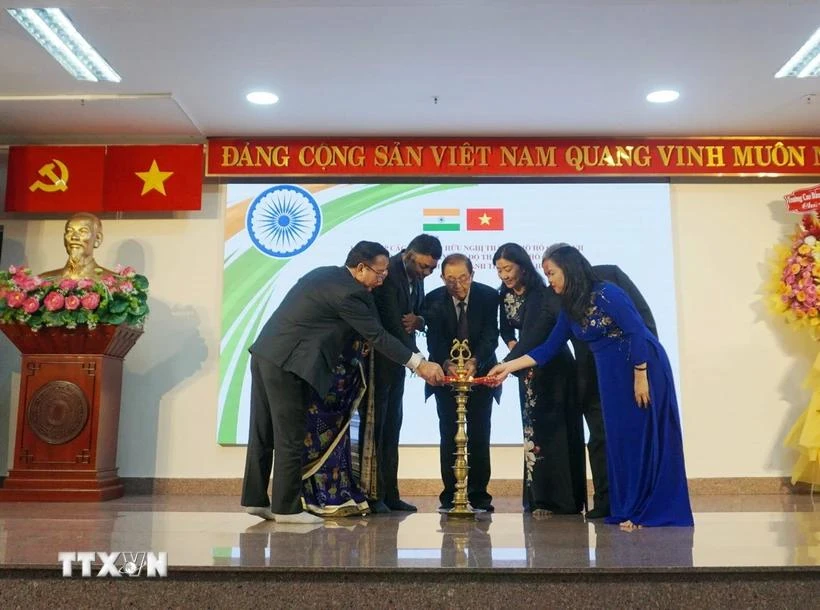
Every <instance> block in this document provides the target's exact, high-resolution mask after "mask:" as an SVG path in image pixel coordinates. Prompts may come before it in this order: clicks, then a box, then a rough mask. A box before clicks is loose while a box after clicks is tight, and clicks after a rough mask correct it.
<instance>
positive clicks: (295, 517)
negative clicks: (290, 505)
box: [273, 511, 324, 523]
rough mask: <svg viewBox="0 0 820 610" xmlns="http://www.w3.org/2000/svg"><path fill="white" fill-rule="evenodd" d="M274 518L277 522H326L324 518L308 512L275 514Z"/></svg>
mask: <svg viewBox="0 0 820 610" xmlns="http://www.w3.org/2000/svg"><path fill="white" fill-rule="evenodd" d="M273 517H274V519H275V520H276V522H277V523H324V519H322V518H321V517H317V516H316V515H311V514H310V513H308V512H305V511H302V512H301V513H294V514H292V515H279V514H274V515H273Z"/></svg>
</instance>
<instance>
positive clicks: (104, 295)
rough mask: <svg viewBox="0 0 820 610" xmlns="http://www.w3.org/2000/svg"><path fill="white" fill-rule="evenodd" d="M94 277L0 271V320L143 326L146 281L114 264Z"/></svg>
mask: <svg viewBox="0 0 820 610" xmlns="http://www.w3.org/2000/svg"><path fill="white" fill-rule="evenodd" d="M114 271H115V273H113V274H107V275H103V276H102V277H101V278H99V279H94V278H87V279H80V280H75V279H69V278H61V277H56V278H41V277H40V276H38V275H32V273H31V271H30V270H29V269H27V268H25V267H15V266H11V267H9V269H8V271H0V323H3V324H25V325H27V326H29V327H31V329H32V330H34V331H37V330H39V329H40V328H42V327H43V326H63V327H65V328H77V327H78V326H87V327H88V328H94V327H95V326H97V324H114V325H117V324H128V325H131V326H142V324H143V322H144V320H145V316H147V315H148V280H147V279H146V278H145V276H143V275H139V274H138V273H136V272H135V271H134V269H132V268H131V267H123V266H122V265H117V267H116V268H115V270H114Z"/></svg>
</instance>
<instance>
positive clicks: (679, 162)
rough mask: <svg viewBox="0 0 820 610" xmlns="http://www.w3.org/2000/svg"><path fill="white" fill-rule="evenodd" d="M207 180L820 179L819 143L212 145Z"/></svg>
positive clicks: (298, 141) (358, 141)
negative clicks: (350, 178)
mask: <svg viewBox="0 0 820 610" xmlns="http://www.w3.org/2000/svg"><path fill="white" fill-rule="evenodd" d="M207 157H208V162H207V171H206V175H208V176H292V177H321V176H329V177H330V176H333V177H336V176H350V177H355V176H367V177H402V176H404V177H434V176H455V177H457V176H465V177H505V176H508V177H515V176H530V177H539V176H543V177H549V176H562V177H566V176H747V175H755V176H758V175H761V174H762V175H772V176H775V175H778V176H780V175H801V176H805V175H820V138H767V137H760V138H758V137H735V138H586V139H578V138H574V139H548V138H512V139H511V138H503V139H502V138H260V139H222V138H220V139H213V140H209V141H208V148H207Z"/></svg>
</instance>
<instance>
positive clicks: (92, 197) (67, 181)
mask: <svg viewBox="0 0 820 610" xmlns="http://www.w3.org/2000/svg"><path fill="white" fill-rule="evenodd" d="M104 166H105V147H104V146H12V147H10V148H9V163H8V174H7V179H6V207H5V209H6V211H7V212H26V213H29V214H32V213H33V214H38V213H40V214H42V213H46V212H58V213H63V212H100V211H102V209H103V169H104Z"/></svg>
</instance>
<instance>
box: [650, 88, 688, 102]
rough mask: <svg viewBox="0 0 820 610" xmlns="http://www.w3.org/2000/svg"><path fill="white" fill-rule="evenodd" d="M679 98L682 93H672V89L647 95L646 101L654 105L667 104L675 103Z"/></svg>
mask: <svg viewBox="0 0 820 610" xmlns="http://www.w3.org/2000/svg"><path fill="white" fill-rule="evenodd" d="M679 97H680V93H678V92H677V91H672V90H671V89H661V90H660V91H653V92H652V93H650V94H649V95H647V96H646V101H647V102H652V103H653V104H667V103H669V102H674V101H675V100H676V99H678V98H679Z"/></svg>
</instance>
